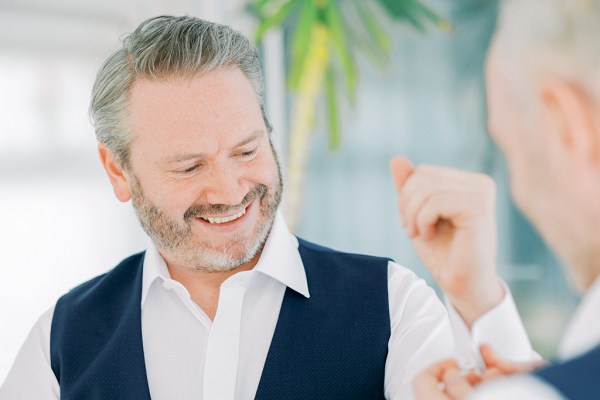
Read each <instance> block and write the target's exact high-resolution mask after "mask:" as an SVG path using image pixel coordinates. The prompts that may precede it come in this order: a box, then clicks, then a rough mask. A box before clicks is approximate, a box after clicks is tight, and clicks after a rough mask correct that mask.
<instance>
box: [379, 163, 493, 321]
mask: <svg viewBox="0 0 600 400" xmlns="http://www.w3.org/2000/svg"><path fill="white" fill-rule="evenodd" d="M390 166H391V170H392V175H393V177H394V182H395V185H396V190H397V192H398V205H399V208H400V215H401V217H402V220H403V226H404V227H405V228H406V230H407V233H408V235H409V237H410V238H411V239H412V241H413V245H414V246H415V249H416V252H417V255H418V256H419V257H420V259H421V260H422V261H423V264H424V265H425V267H426V268H427V269H428V270H429V271H430V272H431V274H432V275H433V277H434V279H435V280H436V281H437V283H438V284H439V285H440V287H441V288H442V290H444V292H445V293H446V295H447V296H448V298H449V299H450V301H451V302H452V304H453V305H454V307H455V308H456V310H457V311H458V312H459V313H460V315H461V316H462V318H463V319H464V321H465V323H467V325H468V326H469V327H470V326H471V325H472V324H473V322H475V320H476V319H477V318H479V317H480V316H481V315H482V314H484V313H485V312H487V311H488V310H489V309H491V308H492V307H494V306H495V305H497V304H498V303H500V301H502V299H503V297H504V290H503V288H502V285H501V284H500V279H499V278H498V275H497V274H496V219H495V209H494V208H495V192H496V189H495V184H494V182H493V180H492V179H491V178H490V177H488V176H487V175H483V174H478V173H469V172H463V171H458V170H454V169H450V168H440V167H434V166H429V165H423V166H418V167H416V168H415V167H413V166H412V165H411V163H410V162H409V161H408V160H407V159H406V158H404V157H401V156H397V157H394V158H393V159H392V161H391V165H390Z"/></svg>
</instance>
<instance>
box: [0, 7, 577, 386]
mask: <svg viewBox="0 0 600 400" xmlns="http://www.w3.org/2000/svg"><path fill="white" fill-rule="evenodd" d="M305 1H307V2H308V1H309V0H305ZM310 1H312V0H310ZM344 1H347V2H353V1H354V0H339V2H340V3H343V2H344ZM356 1H362V0H356ZM356 1H354V3H356ZM390 1H392V0H390ZM390 1H387V3H390ZM393 1H396V2H398V1H399V2H402V1H407V0H393ZM370 2H373V3H377V1H375V0H370ZM249 3H250V2H249V1H245V0H145V1H142V0H132V1H117V0H102V1H100V0H52V1H47V0H44V1H42V0H0V282H2V284H3V285H2V290H0V382H1V381H3V380H4V377H5V376H6V374H7V373H8V369H9V368H10V365H11V364H12V362H13V359H14V357H15V356H16V353H17V351H18V349H19V347H20V345H21V343H22V342H23V340H24V339H25V337H26V335H27V333H28V332H29V330H30V328H31V327H32V325H33V324H34V323H35V321H36V320H37V318H38V317H39V315H40V314H42V313H43V312H44V311H46V310H47V309H48V308H49V307H50V306H51V305H52V304H53V303H54V302H55V301H56V299H57V298H58V297H59V296H60V295H61V294H62V293H64V292H65V291H67V290H68V289H69V288H71V287H73V286H75V285H76V284H78V283H80V282H82V281H84V280H86V279H88V278H90V277H92V276H94V275H97V274H100V273H102V272H104V271H106V270H107V269H109V268H111V267H112V266H114V265H115V264H116V263H117V262H118V261H120V260H121V259H122V258H124V257H125V256H127V255H129V254H131V253H132V252H136V251H140V250H143V249H144V247H145V243H146V241H147V238H146V237H145V235H144V234H143V232H142V230H141V229H140V228H139V226H138V223H137V220H136V218H135V215H134V213H133V211H132V209H131V207H130V205H129V204H121V203H119V202H118V201H117V200H116V198H115V197H114V196H113V194H112V190H111V187H110V185H109V182H108V179H106V177H105V176H104V172H103V171H102V170H101V167H100V164H99V162H98V159H97V155H96V140H95V137H94V133H93V129H92V128H91V125H90V122H89V119H88V116H87V108H88V104H89V96H90V92H91V87H92V84H93V80H94V77H95V73H96V71H97V69H98V68H99V66H100V64H101V63H102V61H103V60H104V59H105V58H106V57H107V56H108V55H109V54H110V53H111V52H112V51H114V50H115V49H116V48H118V47H119V46H120V42H119V38H120V37H122V35H123V34H125V33H127V32H131V31H132V30H134V29H135V27H136V26H137V25H138V24H139V23H140V22H141V21H142V20H143V19H146V18H148V17H151V16H154V15H159V14H175V15H182V14H188V15H195V16H199V17H202V18H204V19H208V20H212V21H215V22H221V23H226V24H229V25H232V26H233V27H235V28H236V29H238V30H241V31H243V32H244V33H246V34H247V35H248V36H251V37H254V35H255V32H256V29H257V27H258V26H259V25H258V24H259V20H260V19H259V18H258V17H257V10H258V9H257V8H255V9H254V12H251V11H250V10H249ZM253 3H255V5H256V4H257V3H266V2H265V1H254V2H253ZM272 3H283V1H272ZM365 3H368V2H367V1H365ZM379 3H381V4H382V5H383V6H380V7H379V8H378V7H375V8H374V12H373V18H375V20H374V21H375V22H376V25H377V26H379V27H381V28H382V29H383V30H384V32H385V35H386V37H383V38H382V39H381V40H382V41H381V43H383V44H386V43H387V44H388V45H389V48H388V50H387V51H386V52H385V56H384V57H380V59H379V61H378V62H373V57H370V56H369V55H368V52H362V53H360V52H357V53H356V54H355V56H353V60H354V63H353V65H354V70H348V66H347V65H342V67H341V68H342V71H343V72H345V73H346V77H347V74H348V73H354V74H355V75H356V79H355V82H354V84H355V85H356V89H355V92H354V93H355V96H354V100H352V98H353V96H352V91H350V92H347V91H345V90H344V89H343V87H340V88H334V92H333V93H335V95H336V98H335V100H336V103H335V106H336V107H335V108H333V109H332V108H331V102H330V100H331V97H329V94H331V92H328V93H325V94H324V93H317V94H315V95H314V96H313V97H314V99H313V100H314V115H304V114H302V115H301V117H302V118H306V119H308V120H310V121H305V122H307V124H306V127H305V129H304V130H305V131H306V132H307V135H306V143H307V148H306V149H305V150H300V152H303V153H304V154H305V157H306V162H305V164H304V163H303V162H300V169H301V172H302V177H301V179H300V180H299V182H300V183H299V184H298V185H296V184H295V183H294V182H295V180H297V179H296V178H295V177H294V176H295V174H296V171H295V170H294V171H292V173H290V171H289V169H290V168H291V169H292V170H293V169H294V168H297V167H293V166H291V167H289V168H286V171H285V175H286V185H287V186H288V188H289V189H290V191H292V192H295V193H296V195H295V196H296V197H297V200H293V199H291V200H286V208H287V209H286V211H287V212H288V213H290V212H292V215H291V216H290V219H292V220H294V221H295V222H294V223H293V225H294V227H295V228H294V229H295V232H296V233H297V234H298V235H299V236H302V237H304V238H305V239H308V240H311V241H315V242H318V243H321V244H324V245H327V246H330V247H334V248H337V249H340V250H346V251H351V252H361V253H368V254H375V255H382V256H388V257H392V258H394V259H395V260H396V261H398V262H400V263H401V264H403V265H405V266H407V267H409V268H411V269H413V270H414V271H416V272H417V273H418V274H419V275H421V276H423V277H424V278H426V279H427V280H428V281H429V282H431V279H430V277H429V275H428V273H427V272H426V271H425V270H424V269H423V267H422V266H421V264H420V262H419V260H418V258H417V257H416V255H415V254H414V251H413V249H412V247H411V244H410V242H409V241H408V239H407V237H406V235H405V234H404V232H403V231H402V230H401V229H400V227H399V225H398V211H397V209H396V197H395V192H394V189H393V185H392V180H391V177H390V174H389V171H388V162H389V159H390V158H391V157H392V155H394V154H398V153H400V154H405V155H407V156H408V157H409V158H411V159H412V160H413V161H414V162H415V163H432V164H438V165H446V166H452V167H456V168H461V169H468V170H472V171H480V172H484V173H487V174H490V175H492V176H493V177H494V179H495V180H496V182H497V184H498V225H499V240H500V244H499V255H498V263H499V269H500V271H501V274H502V275H503V277H504V278H505V279H506V280H507V282H508V284H509V285H510V287H511V288H512V290H513V295H514V297H515V299H516V301H517V305H518V307H519V310H520V312H521V313H522V315H523V318H524V322H525V325H526V328H527V330H528V332H529V334H530V336H531V338H532V340H533V342H534V347H535V348H536V349H537V350H538V351H539V352H540V353H541V354H542V355H544V356H551V355H552V354H553V352H554V350H555V348H556V345H557V340H558V337H559V335H560V333H561V331H562V328H563V326H564V324H565V322H566V320H567V319H568V317H569V314H570V312H571V310H572V309H573V307H574V304H575V301H576V296H575V295H574V294H573V293H572V292H571V290H570V289H569V288H568V286H567V284H566V283H565V280H564V276H563V273H562V271H561V268H560V266H559V264H558V263H557V261H556V260H555V259H554V257H553V256H552V255H551V254H550V253H549V252H548V250H547V248H546V247H545V245H544V244H543V243H542V241H541V240H540V238H539V237H538V235H537V234H536V232H535V231H534V230H533V229H532V228H531V227H530V225H529V224H528V223H527V222H526V221H525V220H524V219H523V217H522V216H521V215H520V214H519V212H518V211H517V210H516V209H515V207H514V205H513V204H512V203H511V201H510V199H509V195H508V186H507V177H506V168H505V164H504V160H503V159H502V156H501V154H500V153H499V152H498V150H497V149H496V147H495V146H494V144H493V143H492V142H491V141H490V139H489V138H488V136H487V133H486V127H485V124H486V122H485V121H486V115H485V92H484V87H483V66H484V61H485V55H486V50H487V46H488V42H489V39H490V37H491V34H492V32H493V29H494V24H495V20H496V15H497V9H498V1H497V0H452V1H450V0H429V1H428V2H427V4H428V6H429V7H430V8H431V9H432V10H434V11H435V12H436V13H437V14H438V15H440V16H443V17H444V18H446V19H447V20H449V21H451V23H452V29H451V30H449V29H447V28H448V27H447V25H446V24H445V23H439V21H437V23H429V24H425V25H424V26H423V28H424V29H418V28H419V24H414V23H410V19H408V20H406V21H404V23H403V22H402V21H398V20H397V19H394V18H390V17H389V16H388V15H387V14H389V12H388V11H389V10H386V9H385V4H384V3H386V1H383V0H381V1H379ZM342 6H343V7H346V6H344V5H343V4H342ZM348 7H350V6H348ZM262 11H263V12H265V9H262ZM267 11H268V10H267ZM293 12H294V11H292V13H291V14H289V15H290V16H293V15H294V14H293ZM342 16H343V15H342ZM288 17H289V16H288ZM354 17H356V15H354ZM348 18H349V20H348V21H346V23H347V24H349V25H352V24H354V22H353V21H352V20H351V18H352V13H351V12H350V13H349V14H348ZM288 19H289V18H288ZM263 21H264V15H263ZM281 21H283V19H282V20H281ZM281 21H279V22H281ZM432 21H433V22H435V19H433V20H432V19H429V22H432ZM407 22H408V23H407ZM263 25H264V24H263ZM263 27H264V26H263ZM297 30H298V26H296V25H294V24H291V23H289V22H283V23H280V24H279V26H276V27H274V28H271V29H268V31H267V32H266V34H265V35H264V36H263V37H262V41H261V42H260V46H259V49H260V51H261V53H262V57H263V62H264V70H265V79H266V88H267V99H266V100H267V109H268V114H269V116H270V119H271V121H272V124H273V126H274V128H275V132H274V140H275V142H276V146H277V148H278V149H279V153H280V157H281V158H282V161H283V164H284V165H293V164H289V163H288V162H289V161H293V160H294V157H295V153H294V151H296V150H294V146H293V143H292V142H293V141H291V140H290V135H292V133H293V132H295V131H296V130H298V126H297V125H295V124H297V123H298V121H297V120H298V119H299V118H298V114H297V113H296V112H295V110H296V107H297V105H298V104H299V102H300V101H302V93H299V92H298V91H296V92H289V90H288V88H289V86H288V85H287V84H286V82H287V81H289V75H290V71H292V72H293V69H294V65H295V64H294V63H297V62H298V60H297V59H296V60H294V58H293V56H294V46H297V45H298V43H297V41H298V39H297V38H296V36H297V35H295V33H296V32H297ZM386 38H389V40H388V39H386ZM313 45H314V43H313V42H311V40H308V44H307V45H305V46H306V48H311V46H313ZM331 57H334V55H333V54H332V55H331ZM353 71H354V72H353ZM329 72H331V73H335V70H333V71H329ZM329 72H327V73H329ZM341 75H342V76H343V75H344V74H343V73H342V74H341ZM326 76H327V77H330V75H326ZM340 79H345V78H343V77H342V78H340ZM348 84H350V85H352V82H351V81H350V80H346V85H348ZM340 86H343V85H340ZM332 110H333V111H332ZM332 112H335V115H337V124H338V125H337V128H336V127H335V126H333V130H334V131H336V132H337V133H336V135H335V137H333V138H332V134H331V132H332V124H331V113H332ZM328 117H329V118H328ZM328 121H329V122H328ZM301 122H302V121H301ZM290 149H292V150H290ZM290 181H292V183H291V185H290ZM290 186H291V188H290ZM286 190H287V189H286ZM290 210H291V211H290Z"/></svg>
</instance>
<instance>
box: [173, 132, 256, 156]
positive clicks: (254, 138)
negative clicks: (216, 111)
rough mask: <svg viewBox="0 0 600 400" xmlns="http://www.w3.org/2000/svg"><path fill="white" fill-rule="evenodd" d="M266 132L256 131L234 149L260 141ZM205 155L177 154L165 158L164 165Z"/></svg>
mask: <svg viewBox="0 0 600 400" xmlns="http://www.w3.org/2000/svg"><path fill="white" fill-rule="evenodd" d="M264 133H265V131H264V130H260V129H259V130H256V131H254V132H252V133H251V134H250V136H248V137H247V138H245V139H243V140H242V141H241V142H239V143H237V144H235V145H234V146H233V147H232V149H237V148H239V147H242V146H245V145H247V144H248V143H251V142H253V141H255V140H256V139H258V138H259V137H261V136H262V135H264ZM204 157H205V154H203V153H183V154H177V155H175V156H172V157H165V158H164V160H163V161H164V163H166V164H172V163H177V162H181V161H187V160H192V159H195V158H199V159H201V158H204Z"/></svg>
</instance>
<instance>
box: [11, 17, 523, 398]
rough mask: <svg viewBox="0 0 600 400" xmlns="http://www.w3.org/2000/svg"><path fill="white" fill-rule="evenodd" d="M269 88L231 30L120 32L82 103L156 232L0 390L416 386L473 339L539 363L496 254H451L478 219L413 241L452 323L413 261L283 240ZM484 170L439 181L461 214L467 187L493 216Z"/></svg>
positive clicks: (198, 393)
mask: <svg viewBox="0 0 600 400" xmlns="http://www.w3.org/2000/svg"><path fill="white" fill-rule="evenodd" d="M262 93H263V83H262V78H261V71H260V62H259V58H258V54H257V52H256V50H255V49H254V48H253V47H252V45H251V44H250V42H249V41H248V39H246V38H245V37H244V36H242V35H240V34H239V33H237V32H235V31H233V30H232V29H230V28H229V27H226V26H222V25H218V24H213V23H209V22H206V21H203V20H200V19H197V18H192V17H181V18H177V17H157V18H154V19H151V20H148V21H146V22H144V23H142V24H141V25H140V27H139V28H138V29H137V30H136V31H135V32H134V33H132V34H131V35H129V36H128V37H126V38H125V40H124V43H123V48H122V49H120V50H118V51H117V52H115V53H114V54H113V55H112V56H111V57H110V58H109V59H108V60H107V61H106V62H105V63H104V65H103V66H102V68H101V69H100V71H99V73H98V76H97V79H96V83H95V86H94V90H93V96H92V105H91V114H92V117H93V121H94V127H95V130H96V135H97V138H98V142H99V145H98V149H99V154H100V159H101V161H102V165H103V166H104V168H105V170H106V172H107V175H108V177H109V179H110V182H111V184H112V186H113V188H114V192H115V195H116V197H117V198H118V199H119V200H120V201H129V200H131V201H132V203H133V207H134V209H135V210H136V213H137V215H138V218H139V220H140V223H141V225H142V227H143V228H144V230H145V231H146V233H147V234H148V235H149V236H150V239H151V240H150V241H149V243H148V248H147V250H146V251H145V252H143V253H140V254H135V255H133V256H131V257H129V258H127V259H125V260H124V261H123V262H121V263H120V264H119V265H118V266H116V267H115V268H114V269H112V270H110V271H109V272H108V273H106V274H104V275H102V276H99V277H97V278H94V279H92V280H90V281H88V282H86V283H84V284H82V285H81V286H79V287H77V288H75V289H73V290H72V291H70V292H69V293H67V294H66V295H64V296H63V297H62V298H61V299H59V300H58V302H57V303H56V305H55V306H54V307H52V308H51V309H50V310H49V311H48V312H47V313H46V314H44V315H43V316H42V317H41V319H40V320H39V322H38V323H37V324H36V326H35V327H34V328H33V330H32V331H31V333H30V335H29V337H28V338H27V340H26V342H25V344H24V345H23V348H22V349H21V351H20V353H19V355H18V357H17V359H16V361H15V363H14V366H13V368H12V369H11V372H10V374H9V376H8V378H7V380H6V382H5V383H4V385H3V387H2V388H1V389H0V398H1V399H3V400H6V399H57V398H59V397H60V398H61V399H63V400H66V399H91V398H94V399H116V398H118V399H149V398H154V399H178V400H180V399H205V400H228V399H253V398H257V399H293V398H302V399H377V398H388V399H410V398H411V397H412V389H411V386H410V381H411V378H412V377H413V376H414V374H415V373H416V372H417V371H419V370H420V369H422V368H423V367H425V366H426V365H428V364H431V363H432V362H435V361H437V360H439V359H441V358H444V357H447V356H452V355H455V356H457V357H459V358H461V359H462V360H463V361H464V362H465V364H467V365H471V366H473V365H474V364H475V363H476V362H477V360H476V356H477V355H476V354H475V352H474V349H476V347H477V344H478V343H480V342H482V341H485V342H490V343H492V344H493V345H494V346H495V347H496V348H498V349H500V351H501V353H502V354H503V355H504V356H506V357H509V358H511V359H513V360H523V359H527V358H528V357H530V355H531V348H530V346H529V342H528V340H527V337H526V336H525V334H524V331H523V328H522V326H521V324H520V321H519V319H518V316H517V314H516V310H515V309H514V305H513V303H512V299H511V297H510V294H509V293H508V291H507V290H506V287H505V286H504V285H503V284H502V283H501V281H500V280H499V278H498V276H497V274H496V271H495V266H494V262H493V261H494V260H493V257H492V259H489V258H486V257H487V255H489V253H485V255H486V257H483V258H482V257H480V254H479V253H478V252H472V257H469V258H468V259H467V261H466V262H465V257H461V258H460V260H461V263H460V264H458V263H455V262H454V260H455V259H457V258H453V257H452V255H454V254H457V251H456V250H457V249H460V248H461V246H462V243H463V241H464V240H467V241H469V240H470V239H471V238H473V237H481V238H488V237H489V235H485V234H482V232H481V231H480V227H479V226H473V225H472V224H465V226H466V227H467V229H463V228H462V227H461V226H460V224H457V225H456V226H454V227H449V228H448V229H446V230H445V231H444V234H443V235H438V236H436V235H435V234H430V235H428V238H425V239H423V238H419V239H418V243H416V244H417V245H418V248H419V251H420V252H421V254H422V255H423V256H424V257H425V259H426V264H427V266H428V267H429V268H430V269H432V271H434V274H435V276H436V277H437V278H438V279H439V282H440V285H441V286H442V288H443V289H444V291H445V293H446V295H447V297H448V299H449V302H450V303H452V305H449V311H450V318H449V317H448V312H447V310H446V309H445V308H444V306H443V305H442V304H441V302H440V301H439V300H438V299H437V297H436V295H435V292H434V291H433V290H432V289H431V288H429V287H427V285H426V284H425V283H424V282H423V281H422V280H420V279H418V278H417V277H416V276H415V275H414V274H413V273H412V272H410V271H409V270H408V269H406V268H403V267H401V266H400V265H398V264H396V263H394V262H391V261H389V260H387V259H383V258H376V257H368V256H363V255H353V254H346V253H340V252H336V251H333V250H330V249H325V248H322V247H320V246H317V245H314V244H311V243H308V242H306V241H303V240H301V239H299V238H296V237H295V236H294V235H292V234H291V233H290V232H289V231H288V229H287V227H286V225H285V222H284V220H283V218H282V217H281V215H280V214H279V212H278V206H279V203H280V199H281V192H282V181H281V174H280V170H279V166H278V162H277V156H276V153H275V150H274V148H273V146H272V143H271V140H270V133H271V127H270V125H269V123H268V120H267V118H266V116H265V112H264V105H263V95H262ZM481 179H482V177H481V176H478V175H476V174H473V175H469V176H467V177H466V178H465V176H463V175H460V174H459V175H452V174H450V175H449V176H447V177H446V179H445V180H444V182H443V184H444V185H455V184H458V185H459V186H460V187H461V188H463V189H464V190H462V191H460V190H459V191H454V192H453V197H452V198H451V199H449V200H450V201H449V202H446V203H445V206H446V209H447V208H448V207H447V206H450V207H451V208H452V211H453V213H454V214H453V215H455V216H456V221H459V220H460V219H461V218H462V219H466V220H469V219H470V218H472V217H473V212H472V210H471V209H470V205H469V204H470V203H469V202H467V201H464V200H465V199H466V198H470V197H471V196H473V195H475V196H476V198H477V199H479V198H485V199H487V200H489V201H487V202H486V203H485V206H484V207H483V208H478V209H477V213H479V212H483V214H484V215H492V216H493V213H489V212H487V211H489V210H490V207H492V205H493V197H494V196H493V187H490V186H489V185H488V186H484V187H483V188H482V189H477V191H476V192H473V191H472V190H471V189H470V187H471V186H472V185H470V183H471V182H477V181H479V180H481ZM412 181H413V182H418V181H417V180H412ZM474 186H475V187H478V188H479V187H480V186H478V185H474ZM404 199H405V200H406V202H408V203H409V204H413V205H414V206H416V207H418V205H419V204H420V200H419V197H418V196H417V197H414V196H411V191H410V189H407V190H406V193H405V196H404ZM433 223H435V221H433ZM488 227H489V226H488V225H485V229H488ZM411 234H412V235H413V236H415V237H416V236H417V235H416V234H415V233H414V232H411ZM415 240H417V239H415ZM485 240H487V239H485ZM482 244H483V245H485V246H491V250H492V253H493V252H494V250H493V249H494V246H495V244H494V240H493V238H492V239H490V240H489V241H485V242H484V243H482ZM465 251H467V252H468V251H469V250H468V249H467V250H464V249H462V250H461V251H460V252H458V255H460V256H462V255H464V254H463V253H464V252H465ZM439 254H447V255H449V257H443V258H440V257H437V255H439ZM440 261H443V262H440ZM465 277H469V278H468V279H465ZM473 277H475V278H473ZM451 321H452V323H451ZM453 332H454V335H453Z"/></svg>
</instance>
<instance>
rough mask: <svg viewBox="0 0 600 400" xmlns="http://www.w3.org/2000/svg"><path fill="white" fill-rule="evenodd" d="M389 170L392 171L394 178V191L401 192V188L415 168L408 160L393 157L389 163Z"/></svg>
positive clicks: (402, 157) (401, 157)
mask: <svg viewBox="0 0 600 400" xmlns="http://www.w3.org/2000/svg"><path fill="white" fill-rule="evenodd" d="M390 170H391V171H392V177H393V178H394V184H395V185H396V190H397V191H401V190H402V187H403V186H404V184H405V183H406V181H407V180H408V178H409V177H410V176H411V175H412V173H413V171H414V170H415V168H414V167H413V165H412V164H411V162H410V161H409V160H408V158H406V157H404V156H395V157H393V158H392V160H391V161H390Z"/></svg>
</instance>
